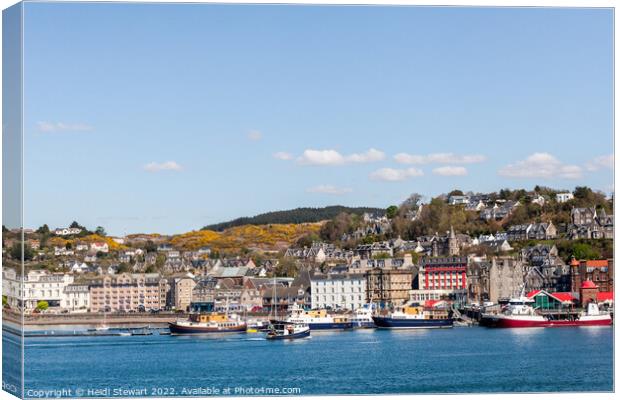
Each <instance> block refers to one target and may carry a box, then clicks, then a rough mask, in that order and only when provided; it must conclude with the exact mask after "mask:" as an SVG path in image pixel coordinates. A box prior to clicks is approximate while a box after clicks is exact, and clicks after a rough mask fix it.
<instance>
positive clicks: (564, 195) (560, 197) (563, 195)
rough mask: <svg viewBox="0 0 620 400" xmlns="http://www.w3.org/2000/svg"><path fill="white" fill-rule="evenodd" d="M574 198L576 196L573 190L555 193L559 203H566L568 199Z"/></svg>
mask: <svg viewBox="0 0 620 400" xmlns="http://www.w3.org/2000/svg"><path fill="white" fill-rule="evenodd" d="M574 198H575V196H573V194H572V193H571V192H564V193H556V195H555V201H557V202H558V203H566V202H567V201H569V200H572V199H574Z"/></svg>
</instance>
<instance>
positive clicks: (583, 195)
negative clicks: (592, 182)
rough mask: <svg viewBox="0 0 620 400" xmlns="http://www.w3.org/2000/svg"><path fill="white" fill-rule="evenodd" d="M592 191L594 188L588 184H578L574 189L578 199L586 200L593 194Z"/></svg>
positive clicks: (574, 194)
mask: <svg viewBox="0 0 620 400" xmlns="http://www.w3.org/2000/svg"><path fill="white" fill-rule="evenodd" d="M592 193H593V192H592V189H590V188H589V187H587V186H577V187H576V188H575V190H574V191H573V196H575V198H576V199H584V200H585V199H588V198H589V197H590V196H592Z"/></svg>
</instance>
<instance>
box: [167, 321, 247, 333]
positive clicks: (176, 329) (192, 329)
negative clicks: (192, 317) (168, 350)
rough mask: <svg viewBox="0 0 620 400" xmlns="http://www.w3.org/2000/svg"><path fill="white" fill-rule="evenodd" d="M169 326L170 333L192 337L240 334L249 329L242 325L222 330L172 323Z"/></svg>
mask: <svg viewBox="0 0 620 400" xmlns="http://www.w3.org/2000/svg"><path fill="white" fill-rule="evenodd" d="M168 326H169V327H170V333H172V334H175V335H190V334H198V333H238V332H245V331H246V329H247V326H246V325H245V324H240V325H236V326H231V327H227V328H220V327H206V326H186V325H180V324H176V323H174V322H170V323H168Z"/></svg>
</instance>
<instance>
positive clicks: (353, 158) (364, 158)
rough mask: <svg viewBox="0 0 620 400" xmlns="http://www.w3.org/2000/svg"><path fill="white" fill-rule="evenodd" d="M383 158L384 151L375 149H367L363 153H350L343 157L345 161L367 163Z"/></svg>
mask: <svg viewBox="0 0 620 400" xmlns="http://www.w3.org/2000/svg"><path fill="white" fill-rule="evenodd" d="M384 158H385V153H384V152H382V151H379V150H377V149H368V151H366V152H365V153H358V154H351V155H348V156H346V157H345V159H346V161H347V162H352V163H367V162H374V161H381V160H383V159H384Z"/></svg>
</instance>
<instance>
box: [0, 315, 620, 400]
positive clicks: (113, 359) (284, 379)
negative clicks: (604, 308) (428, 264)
mask: <svg viewBox="0 0 620 400" xmlns="http://www.w3.org/2000/svg"><path fill="white" fill-rule="evenodd" d="M18 340H19V338H17V337H15V336H12V335H11V334H8V333H7V332H4V335H3V342H4V343H3V346H4V349H5V353H4V354H5V357H6V356H7V353H6V350H7V347H9V348H10V346H11V341H13V342H15V343H17V341H18ZM7 341H8V342H7ZM25 363H26V373H25V388H26V395H27V397H31V396H28V394H29V393H28V391H30V394H31V395H32V394H34V395H36V394H39V393H40V392H37V391H40V390H62V389H65V390H66V391H65V394H62V396H64V397H70V396H66V393H68V392H69V391H70V393H71V395H72V396H74V395H76V394H81V396H83V397H87V396H89V395H91V396H93V397H95V396H96V397H115V396H119V395H120V393H122V394H124V395H125V396H132V395H136V396H144V395H148V396H151V395H157V396H185V395H202V396H204V395H209V394H219V395H226V394H230V395H241V394H244V395H252V394H259V395H260V394H273V393H277V392H274V390H283V391H288V392H287V394H300V395H311V394H315V395H316V394H356V393H357V394H375V393H413V394H415V393H472V392H557V391H578V392H581V391H597V392H600V391H612V390H613V328H610V327H592V328H555V329H544V328H534V329H488V328H482V327H471V328H454V329H439V330H401V331H389V330H374V329H368V330H356V331H348V332H313V333H312V336H311V338H309V339H300V340H295V341H275V342H274V341H267V340H265V339H264V336H263V335H262V334H232V335H205V336H163V335H162V336H160V335H152V336H128V337H70V338H63V337H59V338H51V337H50V338H38V337H37V338H26V348H25ZM7 366H9V368H10V365H7V364H5V367H7ZM10 373H11V371H5V374H8V375H7V376H9V375H10ZM143 389H144V391H143ZM226 389H228V390H229V391H228V392H227V391H226ZM80 391H81V392H80ZM241 391H243V392H241Z"/></svg>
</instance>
